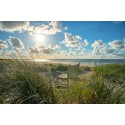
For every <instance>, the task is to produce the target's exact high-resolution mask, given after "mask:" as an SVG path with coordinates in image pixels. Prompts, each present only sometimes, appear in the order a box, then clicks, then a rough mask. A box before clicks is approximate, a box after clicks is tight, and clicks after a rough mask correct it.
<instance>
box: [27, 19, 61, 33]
mask: <svg viewBox="0 0 125 125" xmlns="http://www.w3.org/2000/svg"><path fill="white" fill-rule="evenodd" d="M28 30H29V33H30V34H31V35H36V34H48V35H54V34H56V33H57V32H61V25H60V22H58V21H51V22H48V24H43V25H40V26H30V28H29V29H28Z"/></svg>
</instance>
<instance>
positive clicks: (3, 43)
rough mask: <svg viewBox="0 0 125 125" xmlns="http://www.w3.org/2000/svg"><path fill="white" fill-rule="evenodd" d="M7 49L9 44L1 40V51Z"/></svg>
mask: <svg viewBox="0 0 125 125" xmlns="http://www.w3.org/2000/svg"><path fill="white" fill-rule="evenodd" d="M4 48H7V43H6V42H5V41H3V40H0V50H2V49H4Z"/></svg>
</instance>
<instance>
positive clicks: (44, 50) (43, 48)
mask: <svg viewBox="0 0 125 125" xmlns="http://www.w3.org/2000/svg"><path fill="white" fill-rule="evenodd" d="M60 48H61V47H60V46H59V45H55V46H52V45H48V46H47V45H37V46H36V47H32V48H29V50H30V52H31V53H37V54H38V53H39V54H40V53H41V54H54V53H56V52H57V50H58V49H60Z"/></svg>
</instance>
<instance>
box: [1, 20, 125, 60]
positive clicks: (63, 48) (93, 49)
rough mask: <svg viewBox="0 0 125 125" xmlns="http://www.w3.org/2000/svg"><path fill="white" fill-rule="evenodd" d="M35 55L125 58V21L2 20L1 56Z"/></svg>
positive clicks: (44, 56)
mask: <svg viewBox="0 0 125 125" xmlns="http://www.w3.org/2000/svg"><path fill="white" fill-rule="evenodd" d="M8 48H10V49H11V50H12V51H14V53H15V54H16V53H17V52H23V53H25V55H26V56H27V57H28V56H29V55H28V54H29V53H32V54H33V55H34V57H35V58H83V59H84V58H101V57H102V56H103V58H124V55H125V22H124V21H117V22H116V21H60V22H56V21H55V22H51V21H14V22H9V21H7V22H4V21H0V55H1V57H8V56H9V54H10V53H9V50H8ZM38 55H39V56H38Z"/></svg>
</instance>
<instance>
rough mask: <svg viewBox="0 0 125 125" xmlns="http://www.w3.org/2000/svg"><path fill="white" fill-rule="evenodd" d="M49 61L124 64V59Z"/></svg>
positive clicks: (51, 60) (53, 60) (52, 60)
mask: <svg viewBox="0 0 125 125" xmlns="http://www.w3.org/2000/svg"><path fill="white" fill-rule="evenodd" d="M48 61H50V62H59V63H61V62H62V63H67V62H68V63H82V64H95V63H96V64H97V65H99V64H125V59H50V60H48Z"/></svg>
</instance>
